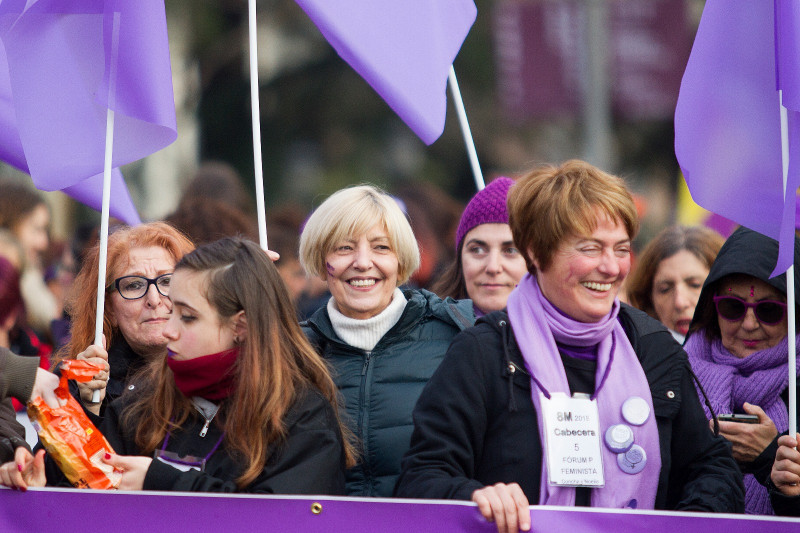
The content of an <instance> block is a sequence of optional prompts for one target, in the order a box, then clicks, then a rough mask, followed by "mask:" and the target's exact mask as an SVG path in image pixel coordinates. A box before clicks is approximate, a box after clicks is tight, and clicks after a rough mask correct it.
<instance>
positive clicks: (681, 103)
mask: <svg viewBox="0 0 800 533" xmlns="http://www.w3.org/2000/svg"><path fill="white" fill-rule="evenodd" d="M776 10H779V11H780V12H781V16H782V17H785V18H782V19H779V24H777V25H776V23H775V20H776V18H775V11H776ZM797 10H798V8H797V1H796V0H775V2H774V3H773V2H726V1H724V0H708V1H707V2H706V4H705V8H704V10H703V16H702V19H701V21H700V26H699V28H698V31H697V36H696V38H695V42H694V47H693V48H692V53H691V56H690V58H689V62H688V64H687V66H686V72H685V73H684V77H683V81H682V83H681V90H680V95H679V97H678V105H677V107H676V109H675V154H676V156H677V158H678V162H679V163H680V166H681V169H682V170H683V173H684V176H685V178H686V183H687V185H688V186H689V190H690V191H691V193H692V198H693V199H694V201H695V202H696V203H697V204H699V205H701V206H702V207H704V208H706V209H708V210H709V211H713V212H714V213H717V214H719V215H721V216H723V217H725V218H728V219H731V220H733V221H734V222H737V223H739V224H742V225H744V226H747V227H749V228H751V229H753V230H755V231H758V232H760V233H763V234H764V235H767V236H769V237H772V238H774V239H777V240H778V241H779V242H780V245H781V251H780V254H779V257H778V262H777V264H776V267H775V271H774V272H773V275H777V274H780V273H782V272H784V271H785V270H786V269H787V268H788V267H789V266H790V265H791V263H792V257H793V251H792V246H793V242H794V241H793V235H794V226H795V224H794V215H795V202H796V199H795V194H794V192H795V190H796V189H797V187H798V185H800V161H795V159H796V158H794V157H790V164H789V173H788V179H787V191H789V193H788V194H787V195H786V200H785V201H784V193H783V170H782V158H781V157H782V156H781V124H780V100H779V96H778V91H777V89H778V88H779V87H781V88H784V91H785V96H784V104H785V105H786V107H787V108H788V109H789V111H788V140H789V153H790V154H795V155H796V156H797V157H800V119H799V118H798V117H800V115H798V111H800V91H798V88H800V70H799V69H798V65H797V61H798V57H800V50H798V48H797V43H798V38H797V31H798V27H797V21H798V20H800V19H798V18H797V17H796V16H795V15H794V13H795V12H797ZM790 17H792V19H791V20H790ZM792 20H793V21H792ZM776 52H777V53H776ZM776 56H777V57H776ZM778 66H780V70H779V69H778ZM778 83H779V84H780V85H779V86H776V85H777V84H778Z"/></svg>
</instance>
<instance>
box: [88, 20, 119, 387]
mask: <svg viewBox="0 0 800 533" xmlns="http://www.w3.org/2000/svg"><path fill="white" fill-rule="evenodd" d="M118 53H119V12H116V13H114V24H113V30H112V32H111V58H110V61H111V66H110V69H109V77H108V109H107V110H106V147H105V154H104V159H103V205H102V209H101V211H100V257H99V258H98V265H97V266H98V269H97V307H96V309H95V322H94V344H95V346H100V347H103V315H104V312H105V305H106V262H107V258H108V218H109V210H110V206H111V165H112V154H113V152H114V110H113V107H114V98H115V93H116V90H115V89H116V76H117V56H118ZM98 402H100V391H99V390H96V391H94V392H93V393H92V403H98Z"/></svg>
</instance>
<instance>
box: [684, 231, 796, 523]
mask: <svg viewBox="0 0 800 533" xmlns="http://www.w3.org/2000/svg"><path fill="white" fill-rule="evenodd" d="M798 244H800V243H798V242H797V239H795V257H794V262H795V263H796V264H797V263H799V262H800V248H799V247H798ZM777 258H778V243H777V241H775V240H773V239H770V238H769V237H765V236H763V235H761V234H760V233H756V232H754V231H752V230H749V229H747V228H744V227H741V228H739V229H738V230H736V232H734V233H733V235H731V236H730V238H728V240H727V241H726V242H725V244H724V245H723V246H722V249H721V250H720V251H719V255H717V259H716V260H715V261H714V264H713V266H712V267H711V271H710V272H709V274H708V278H706V281H705V284H704V285H703V290H702V291H701V293H700V297H699V299H698V302H697V307H696V310H695V315H694V320H693V321H692V325H691V327H690V328H689V333H688V336H687V340H686V344H685V345H684V349H685V350H686V352H687V353H688V354H689V360H690V362H691V364H692V369H693V370H694V372H695V374H696V375H697V378H698V380H699V383H700V385H701V386H702V388H703V390H704V391H705V394H706V396H707V398H708V400H709V401H708V404H707V405H706V406H705V407H704V409H705V410H706V416H708V418H709V419H711V418H712V417H713V416H714V415H718V416H719V433H720V435H722V436H723V437H725V438H726V439H728V441H730V443H731V445H732V451H733V456H734V458H735V459H736V460H737V462H738V463H739V466H740V467H741V469H742V472H743V473H744V474H745V477H744V482H745V512H747V513H749V514H774V512H773V508H772V506H771V504H770V499H769V492H768V485H769V476H770V471H771V469H772V464H773V461H774V460H775V453H776V451H777V449H778V436H779V435H780V434H781V433H785V432H786V430H787V429H788V428H789V411H788V407H787V406H788V403H789V399H788V383H789V369H788V342H787V331H788V330H787V325H788V319H787V304H786V275H785V274H781V275H780V276H776V277H773V278H771V277H770V275H771V273H772V270H773V269H774V268H775V263H776V261H777ZM795 287H800V277H798V276H797V274H795ZM795 372H797V370H795ZM709 407H710V409H711V410H713V413H712V411H711V410H709ZM711 424H712V425H713V421H712V423H711Z"/></svg>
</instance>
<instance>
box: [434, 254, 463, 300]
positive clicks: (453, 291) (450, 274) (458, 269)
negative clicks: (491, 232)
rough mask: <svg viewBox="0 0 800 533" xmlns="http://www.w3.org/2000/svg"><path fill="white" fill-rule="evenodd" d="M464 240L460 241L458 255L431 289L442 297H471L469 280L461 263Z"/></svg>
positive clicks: (457, 298)
mask: <svg viewBox="0 0 800 533" xmlns="http://www.w3.org/2000/svg"><path fill="white" fill-rule="evenodd" d="M464 240H465V239H461V242H460V243H458V249H457V250H456V256H455V258H454V259H453V261H452V262H451V263H450V266H448V267H447V269H446V270H445V271H444V272H442V275H441V276H439V278H438V279H437V280H436V281H435V282H434V283H433V285H432V286H431V291H432V292H434V293H435V294H437V295H438V296H439V297H440V298H447V297H448V296H449V297H450V298H453V299H456V300H463V299H465V298H469V294H468V293H467V282H466V281H465V280H464V265H463V264H462V263H461V251H462V250H463V249H464Z"/></svg>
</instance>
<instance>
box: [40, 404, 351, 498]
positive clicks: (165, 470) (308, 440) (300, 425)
mask: <svg viewBox="0 0 800 533" xmlns="http://www.w3.org/2000/svg"><path fill="white" fill-rule="evenodd" d="M132 398H133V394H131V395H125V396H123V397H121V398H120V399H118V400H117V401H115V402H113V403H112V404H111V405H110V406H109V408H108V409H107V411H106V416H105V419H104V420H103V425H102V426H101V428H100V430H101V432H102V433H103V435H105V437H106V439H108V442H109V444H111V446H112V448H114V451H115V452H116V453H118V454H120V455H143V454H142V452H141V450H140V449H139V447H138V446H136V443H135V442H134V435H133V428H130V427H122V426H121V425H120V414H121V412H122V410H123V409H124V408H125V406H126V405H127V404H128V403H129V402H130V400H131V399H132ZM222 409H224V407H222ZM220 414H222V413H220ZM204 422H205V420H204V419H203V418H202V417H201V416H199V414H198V415H197V416H195V417H194V418H193V419H191V418H190V420H189V421H187V422H186V424H184V427H182V428H181V430H179V431H176V432H173V433H172V435H170V438H169V443H168V446H167V450H168V451H170V452H175V453H177V454H178V455H180V456H186V455H192V456H195V457H205V456H206V455H207V454H208V453H209V452H210V451H211V450H212V449H213V447H214V445H215V444H216V443H217V442H218V441H219V439H220V436H221V430H220V427H219V426H218V425H217V424H216V423H213V422H212V424H211V426H210V427H209V429H208V433H207V434H206V436H205V437H200V430H201V429H202V427H203V423H204ZM285 422H286V428H287V435H286V439H285V441H284V442H283V443H282V444H280V445H276V446H272V447H270V449H269V450H268V452H267V453H268V459H267V463H266V464H265V466H264V470H263V472H262V473H261V475H260V476H258V477H257V478H256V479H255V480H254V481H253V482H252V483H251V484H250V485H248V486H247V487H245V489H244V490H242V491H240V490H239V489H238V488H237V487H236V483H235V480H236V478H237V477H238V476H239V475H240V474H241V473H242V472H243V470H244V469H243V467H242V463H241V461H237V459H236V458H235V457H234V456H232V455H231V454H230V453H228V451H227V450H226V447H225V441H223V442H222V445H221V446H220V447H219V448H218V449H217V450H216V451H215V452H214V453H213V454H212V455H211V457H210V458H209V459H208V461H207V464H206V467H205V470H204V471H203V472H199V471H196V470H190V471H188V472H181V471H180V470H178V469H176V468H173V467H172V466H170V465H168V464H165V463H163V462H161V461H159V460H156V459H154V460H153V462H152V463H151V465H150V468H149V469H148V471H147V475H146V477H145V480H144V487H143V488H144V489H145V490H168V491H192V492H252V493H267V494H333V495H342V494H344V468H345V457H344V446H343V444H342V435H341V432H340V431H339V426H338V423H337V421H336V416H335V412H334V410H333V407H332V406H331V404H330V403H329V402H328V401H327V400H326V399H325V398H324V397H323V396H322V395H321V394H320V393H319V392H318V391H316V390H315V389H307V390H306V391H302V392H301V393H300V395H299V397H298V399H297V400H296V401H295V402H294V404H293V405H292V407H291V408H290V409H289V411H288V413H287V414H286V418H285ZM48 481H50V480H49V479H48Z"/></svg>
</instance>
